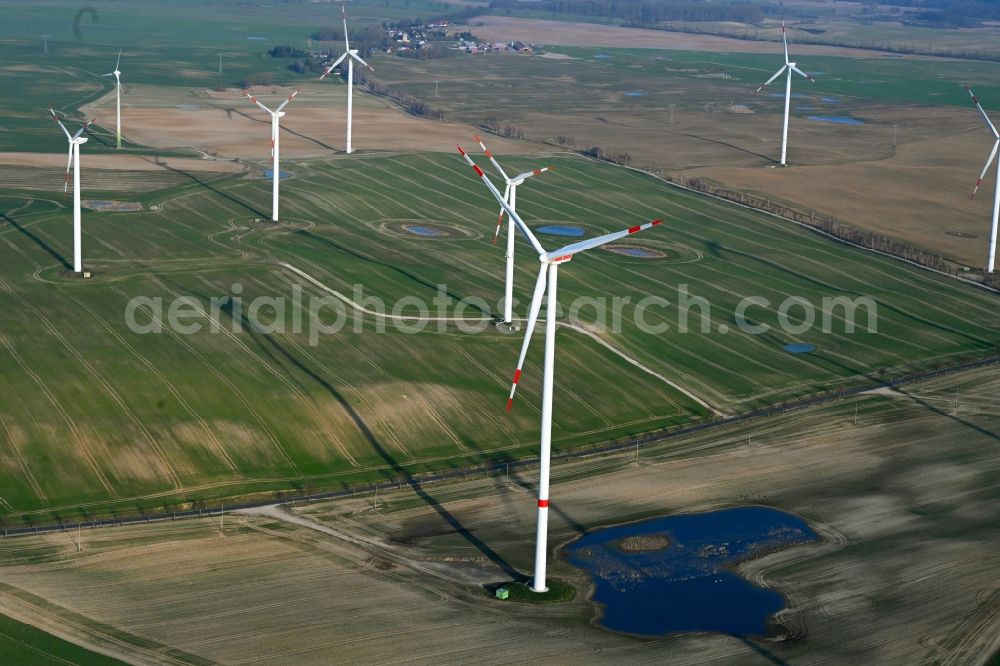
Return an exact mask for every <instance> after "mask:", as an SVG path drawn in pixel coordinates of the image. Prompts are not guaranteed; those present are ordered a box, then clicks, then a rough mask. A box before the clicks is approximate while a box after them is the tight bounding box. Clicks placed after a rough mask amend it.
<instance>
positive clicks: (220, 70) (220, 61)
mask: <svg viewBox="0 0 1000 666" xmlns="http://www.w3.org/2000/svg"><path fill="white" fill-rule="evenodd" d="M219 74H222V53H221V52H220V53H219Z"/></svg>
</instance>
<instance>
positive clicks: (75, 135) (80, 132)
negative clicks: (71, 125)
mask: <svg viewBox="0 0 1000 666" xmlns="http://www.w3.org/2000/svg"><path fill="white" fill-rule="evenodd" d="M96 120H97V119H96V118H92V119H91V120H89V121H87V122H85V123H84V124H83V125H82V126H80V129H78V130H77V131H76V134H74V135H73V139H79V138H80V135H81V134H83V132H84V130H86V129H87V128H88V127H90V126H91V125H93V124H94V122H95V121H96Z"/></svg>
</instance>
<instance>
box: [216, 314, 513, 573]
mask: <svg viewBox="0 0 1000 666" xmlns="http://www.w3.org/2000/svg"><path fill="white" fill-rule="evenodd" d="M231 304H232V301H228V302H227V303H225V304H224V305H223V306H222V307H221V308H220V311H221V312H225V313H226V314H227V315H229V317H230V318H233V316H234V313H233V308H232V305H231ZM237 316H238V317H239V320H240V324H241V325H242V327H243V330H244V331H246V332H247V333H248V334H249V335H250V337H251V339H253V341H254V342H255V343H256V344H257V346H258V347H260V348H261V350H262V351H263V352H264V354H265V355H266V356H268V357H269V358H271V359H272V360H275V362H277V363H278V365H279V367H282V366H283V364H282V363H280V362H278V360H277V359H276V358H275V356H274V354H272V353H271V351H273V352H274V353H276V354H277V355H278V356H280V357H281V358H283V359H285V361H287V362H288V363H290V364H291V365H292V366H294V367H295V368H296V369H298V370H299V371H300V372H302V373H303V374H305V375H306V376H307V377H309V379H311V380H312V381H314V382H315V383H316V384H318V385H319V386H320V387H321V388H322V389H323V390H324V391H325V392H326V393H327V394H329V395H330V396H331V397H332V398H333V399H334V400H335V401H336V402H337V404H338V405H340V407H341V409H343V410H344V412H345V413H346V414H347V415H348V416H349V417H350V419H351V421H353V422H354V425H355V427H357V429H358V430H359V431H360V432H361V434H362V435H363V436H364V438H365V440H366V441H367V442H368V443H369V444H370V445H371V447H372V449H374V451H375V452H376V453H378V454H379V456H380V457H381V458H382V459H383V460H384V461H385V462H386V464H388V465H389V467H390V468H392V470H393V472H395V474H396V476H397V477H398V478H401V479H402V480H403V482H404V483H406V485H408V486H409V487H410V488H412V489H413V492H415V493H416V494H417V496H418V497H420V499H421V500H423V501H424V502H425V503H426V504H427V505H428V506H429V507H431V508H432V509H434V511H436V512H437V514H438V515H439V516H441V518H442V519H444V521H445V522H446V523H448V525H450V526H451V528H452V529H454V530H455V533H456V534H458V535H459V536H461V537H462V538H464V539H465V540H466V541H468V542H469V543H470V544H472V545H473V546H475V547H476V549H477V550H479V552H481V553H482V554H483V555H485V556H486V557H487V558H489V559H490V561H492V562H493V563H494V564H496V565H497V566H498V567H500V568H501V569H502V570H503V571H504V572H505V573H506V574H507V575H509V576H511V577H512V578H514V579H516V580H520V579H522V578H523V576H522V574H521V573H520V572H519V571H518V570H517V569H515V568H514V567H513V566H511V565H510V563H508V562H507V561H506V560H505V559H503V557H501V556H500V555H499V554H498V553H497V552H496V551H494V550H493V549H492V548H490V546H489V545H487V544H486V543H485V542H484V541H483V540H482V539H480V538H479V537H477V536H476V535H475V534H473V533H472V532H471V531H470V530H469V529H468V528H466V527H465V526H464V525H462V523H461V522H460V521H459V520H458V519H457V518H456V517H455V516H454V515H452V514H451V513H450V512H449V511H448V509H446V508H445V507H444V506H443V505H442V504H441V503H440V502H438V501H437V500H436V499H435V498H434V497H433V496H432V495H431V494H430V493H429V492H427V491H426V490H425V489H424V488H423V486H421V485H420V481H419V480H417V479H415V478H414V477H413V476H412V475H411V474H410V472H409V471H408V470H407V469H406V468H405V467H404V466H403V465H401V464H400V463H399V461H397V460H396V458H395V457H393V455H392V453H390V452H389V450H388V449H387V448H386V447H385V446H384V445H383V444H382V442H381V441H379V439H378V437H376V436H375V433H374V432H373V431H372V429H371V428H370V427H369V426H368V423H367V422H366V421H365V419H364V417H363V416H361V414H359V413H358V411H357V410H356V409H355V408H354V406H353V405H352V404H351V403H350V402H349V401H348V400H347V398H345V397H344V396H343V395H342V394H341V393H340V391H338V390H337V389H336V387H335V386H333V384H331V383H330V382H329V381H327V380H326V379H325V378H323V377H322V376H320V375H319V374H318V373H317V372H316V371H314V370H313V369H312V368H311V367H309V365H308V364H306V363H305V362H303V361H302V360H300V359H299V358H297V357H296V356H295V355H294V354H293V353H292V352H291V351H290V350H288V349H287V348H285V346H284V345H282V344H281V343H280V342H279V341H278V340H277V338H276V336H274V335H269V334H262V333H260V332H258V331H256V330H255V328H254V326H253V324H252V322H251V321H250V320H249V319H248V318H247V316H246V315H245V314H244V313H242V312H240V313H239V314H238V315H237ZM268 348H270V350H269V349H268ZM300 386H301V384H300Z"/></svg>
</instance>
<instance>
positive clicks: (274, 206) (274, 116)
mask: <svg viewBox="0 0 1000 666" xmlns="http://www.w3.org/2000/svg"><path fill="white" fill-rule="evenodd" d="M298 94H299V91H298V90H296V91H295V92H293V93H292V94H291V95H289V96H288V98H287V99H286V100H285V101H284V102H282V103H281V104H280V105H279V106H278V108H277V109H275V110H274V111H272V110H271V109H269V108H267V107H266V106H264V105H263V104H261V103H260V100H258V99H257V98H256V97H255V96H254V94H253V93H251V92H247V93H246V97H248V98H250V101H251V102H253V103H254V104H256V105H257V106H259V107H260V108H261V109H263V110H264V111H265V112H266V113H269V114H271V162H272V165H271V170H272V174H271V175H272V176H274V178H273V182H272V185H271V221H272V222H277V221H278V181H279V180H280V179H281V169H280V167H281V159H280V152H281V127H280V125H279V120H280V119H281V118H282V117H284V115H285V111H284V108H285V107H286V106H288V103H289V102H291V101H292V98H293V97H295V96H296V95H298Z"/></svg>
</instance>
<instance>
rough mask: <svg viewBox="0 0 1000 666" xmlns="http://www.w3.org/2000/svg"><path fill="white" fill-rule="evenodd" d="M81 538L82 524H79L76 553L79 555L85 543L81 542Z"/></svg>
mask: <svg viewBox="0 0 1000 666" xmlns="http://www.w3.org/2000/svg"><path fill="white" fill-rule="evenodd" d="M80 538H81V533H80V523H77V524H76V552H78V553H79V552H80V551H81V550H83V542H82V541H80Z"/></svg>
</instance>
